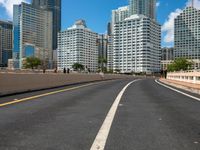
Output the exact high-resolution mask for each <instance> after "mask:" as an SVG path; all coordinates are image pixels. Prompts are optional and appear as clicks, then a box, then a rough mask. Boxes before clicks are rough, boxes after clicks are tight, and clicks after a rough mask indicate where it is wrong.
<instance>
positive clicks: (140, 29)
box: [113, 15, 161, 73]
mask: <svg viewBox="0 0 200 150" xmlns="http://www.w3.org/2000/svg"><path fill="white" fill-rule="evenodd" d="M160 35H161V27H160V25H159V24H158V23H156V22H155V21H153V20H152V19H151V18H148V17H146V16H144V15H132V16H131V17H129V18H126V19H125V20H124V21H120V22H118V23H116V24H115V25H114V33H113V70H114V71H115V72H118V71H120V72H121V73H131V72H136V73H139V72H145V73H152V72H159V71H160V55H161V51H160V41H161V36H160Z"/></svg>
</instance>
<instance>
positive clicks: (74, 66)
mask: <svg viewBox="0 0 200 150" xmlns="http://www.w3.org/2000/svg"><path fill="white" fill-rule="evenodd" d="M72 68H73V69H74V70H79V71H82V70H84V66H83V65H82V64H79V63H74V64H73V65H72Z"/></svg>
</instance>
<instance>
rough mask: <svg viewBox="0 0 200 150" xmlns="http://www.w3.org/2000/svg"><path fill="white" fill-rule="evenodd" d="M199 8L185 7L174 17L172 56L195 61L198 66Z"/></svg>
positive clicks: (199, 44)
mask: <svg viewBox="0 0 200 150" xmlns="http://www.w3.org/2000/svg"><path fill="white" fill-rule="evenodd" d="M199 18H200V10H198V9H196V8H194V7H187V8H185V9H184V10H183V12H182V13H181V14H180V15H179V16H178V17H177V18H176V19H175V25H174V26H175V37H174V48H175V49H174V57H175V58H179V57H184V58H187V59H192V60H193V62H196V67H197V68H200V19H199Z"/></svg>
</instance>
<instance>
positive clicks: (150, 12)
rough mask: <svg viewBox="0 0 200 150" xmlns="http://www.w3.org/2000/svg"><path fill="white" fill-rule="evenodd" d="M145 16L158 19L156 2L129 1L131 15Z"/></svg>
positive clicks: (153, 0)
mask: <svg viewBox="0 0 200 150" xmlns="http://www.w3.org/2000/svg"><path fill="white" fill-rule="evenodd" d="M135 14H138V15H145V16H147V17H149V18H151V19H154V20H155V19H156V0H129V15H130V16H131V15H135Z"/></svg>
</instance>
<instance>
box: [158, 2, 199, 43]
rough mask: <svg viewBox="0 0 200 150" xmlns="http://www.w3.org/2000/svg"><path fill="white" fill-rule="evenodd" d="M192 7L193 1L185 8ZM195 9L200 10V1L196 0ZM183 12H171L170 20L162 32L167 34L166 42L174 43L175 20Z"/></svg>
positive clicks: (178, 9)
mask: <svg viewBox="0 0 200 150" xmlns="http://www.w3.org/2000/svg"><path fill="white" fill-rule="evenodd" d="M187 6H191V0H188V2H187V3H186V4H185V7H187ZM194 7H195V8H197V9H200V0H194ZM182 11H183V9H180V8H177V9H176V10H175V11H174V12H171V13H170V14H169V16H168V19H167V20H166V21H165V23H164V24H163V26H162V32H164V33H165V36H164V42H165V43H171V42H174V19H175V18H176V17H177V16H178V15H179V14H180V13H181V12H182Z"/></svg>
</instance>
